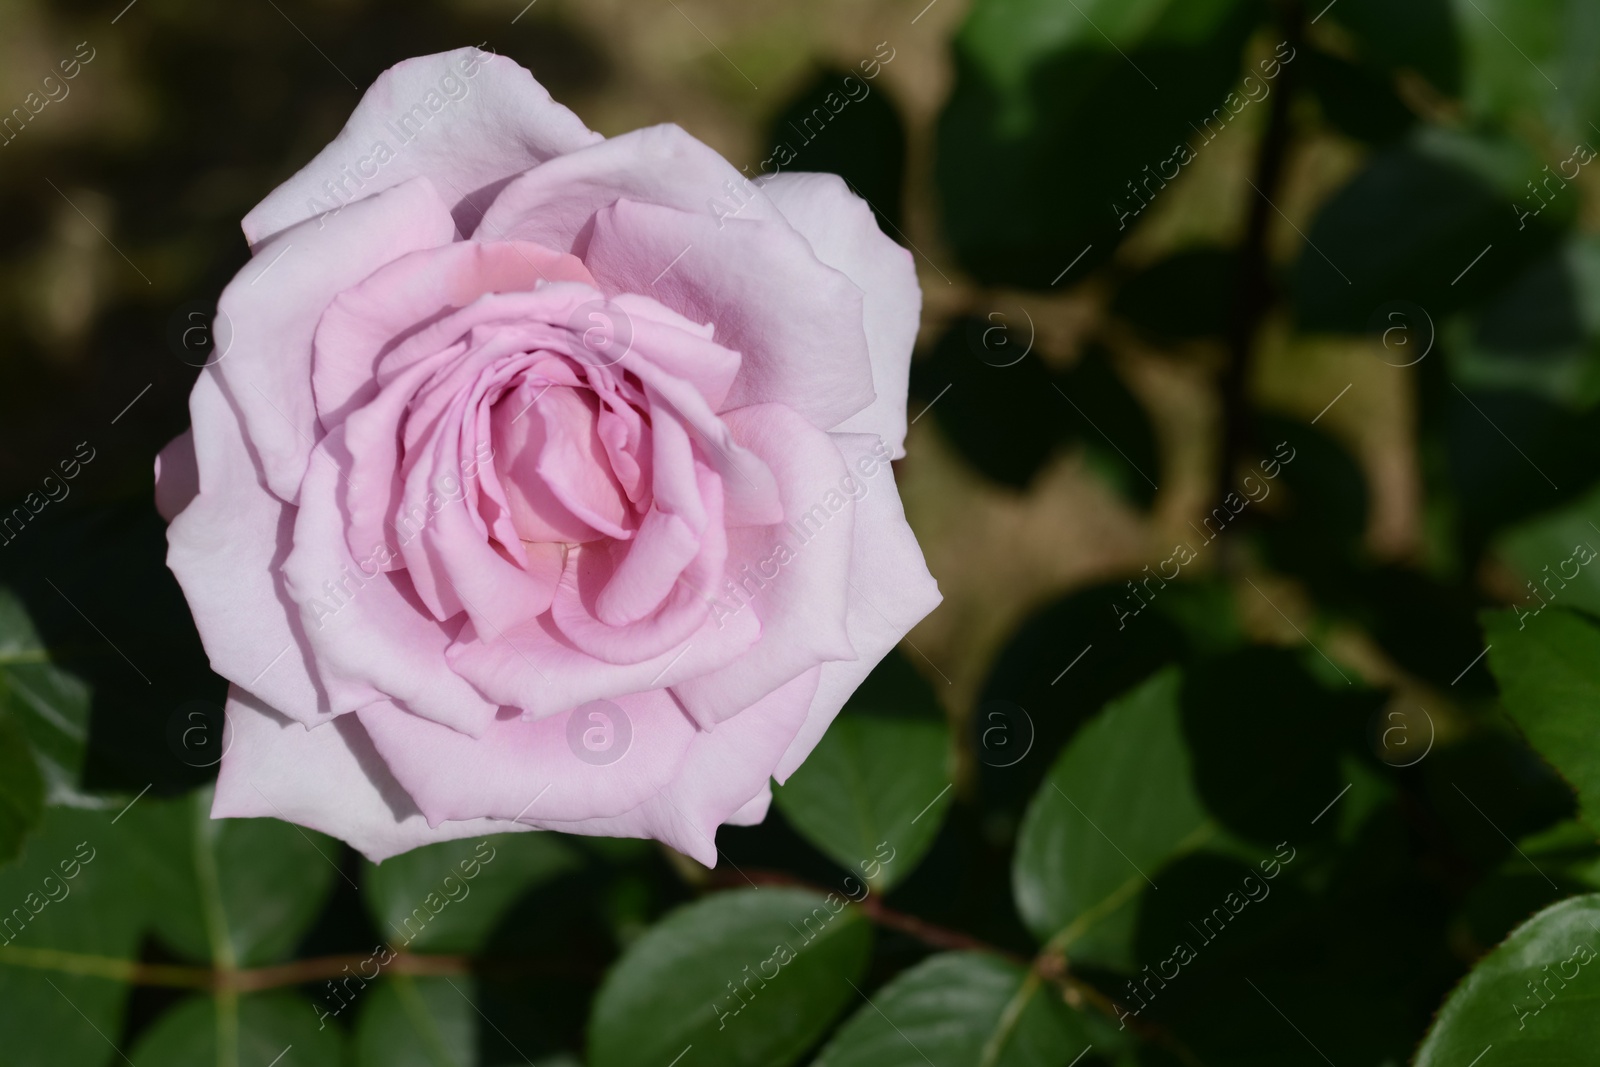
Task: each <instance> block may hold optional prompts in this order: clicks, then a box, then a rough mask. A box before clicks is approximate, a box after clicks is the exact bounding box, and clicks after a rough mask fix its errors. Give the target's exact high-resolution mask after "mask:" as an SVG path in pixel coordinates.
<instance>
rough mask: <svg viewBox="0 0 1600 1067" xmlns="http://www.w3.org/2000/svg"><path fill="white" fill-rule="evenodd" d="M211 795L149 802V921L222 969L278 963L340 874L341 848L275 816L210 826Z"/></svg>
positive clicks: (145, 827) (140, 819)
mask: <svg viewBox="0 0 1600 1067" xmlns="http://www.w3.org/2000/svg"><path fill="white" fill-rule="evenodd" d="M210 812H211V790H210V789H202V790H198V791H197V792H195V793H191V794H190V795H188V796H186V797H183V798H180V799H178V800H174V801H165V802H163V801H150V800H146V801H144V802H143V803H141V804H140V806H139V807H138V808H136V809H134V811H133V812H132V813H130V815H129V819H130V821H132V823H133V825H134V827H136V828H137V829H138V831H139V832H140V833H141V835H142V847H141V848H140V850H139V853H138V855H139V858H140V860H141V861H142V862H143V863H144V868H145V869H144V876H145V879H146V881H147V883H148V884H149V885H150V887H151V889H150V903H151V918H152V920H153V923H154V926H155V930H156V932H157V934H158V935H159V936H160V937H161V938H162V939H163V940H165V941H166V942H167V943H168V944H169V945H170V946H171V947H172V948H174V949H176V950H177V951H179V952H180V953H182V954H184V955H186V956H189V957H191V958H193V959H196V960H205V961H210V962H212V963H214V964H216V965H217V966H219V967H251V966H257V965H260V964H265V963H273V962H276V961H278V960H281V959H283V958H285V957H286V956H288V955H289V953H290V952H292V951H293V949H294V947H295V944H296V943H297V942H298V941H299V940H300V937H301V935H303V934H304V933H305V932H306V930H307V928H309V927H310V925H311V923H312V922H313V921H314V920H315V919H316V917H317V913H318V912H319V911H320V910H321V908H322V903H323V901H325V900H326V899H327V897H328V893H329V891H330V890H331V889H332V888H333V883H334V879H335V878H338V877H340V872H339V870H338V868H337V867H336V866H335V864H336V863H337V862H338V860H339V858H340V856H341V854H342V852H341V850H342V848H343V846H342V845H340V844H339V843H338V842H336V841H334V840H333V839H331V838H328V837H325V836H323V835H322V834H319V833H317V832H316V831H314V830H306V829H304V828H302V827H299V826H295V825H293V824H291V823H287V822H280V821H278V820H277V819H213V818H211V814H210Z"/></svg>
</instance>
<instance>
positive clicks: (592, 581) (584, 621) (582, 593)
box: [550, 465, 728, 664]
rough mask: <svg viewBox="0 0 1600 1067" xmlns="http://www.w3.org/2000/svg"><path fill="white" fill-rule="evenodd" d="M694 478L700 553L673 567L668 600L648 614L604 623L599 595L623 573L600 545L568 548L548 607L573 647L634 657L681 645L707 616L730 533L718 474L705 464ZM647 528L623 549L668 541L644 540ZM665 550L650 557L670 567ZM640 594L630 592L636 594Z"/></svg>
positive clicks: (626, 659) (629, 602) (603, 655)
mask: <svg viewBox="0 0 1600 1067" xmlns="http://www.w3.org/2000/svg"><path fill="white" fill-rule="evenodd" d="M657 469H658V470H659V469H660V466H659V465H658V467H657ZM699 482H700V484H699V495H700V498H701V500H702V501H703V503H704V507H705V510H706V512H707V516H706V519H705V521H704V529H703V530H702V531H701V533H700V535H699V539H698V552H697V554H696V555H695V556H694V557H693V558H692V559H691V560H690V561H689V563H688V566H686V567H683V568H681V570H680V571H679V572H675V573H676V574H677V575H678V577H679V580H677V581H674V582H673V583H672V584H671V586H670V588H669V591H668V592H667V594H666V596H665V598H664V599H663V600H662V601H661V603H660V605H659V606H658V607H657V608H656V609H655V610H654V611H653V612H651V613H650V614H649V615H647V616H645V617H643V618H638V619H634V620H633V621H630V622H623V623H616V624H613V623H608V622H606V621H605V619H604V618H603V617H602V615H601V612H600V608H599V603H600V599H601V597H602V596H603V595H604V594H605V592H606V590H607V589H608V588H609V587H610V586H611V584H612V583H613V581H614V580H615V579H616V578H617V577H618V575H619V573H620V574H622V576H623V577H624V578H625V577H626V572H625V571H623V570H622V568H619V567H618V566H617V563H616V559H615V557H614V556H613V554H612V553H611V552H610V551H608V550H607V548H606V546H604V545H579V546H576V547H574V548H573V549H572V550H571V551H570V552H568V554H567V567H566V570H564V571H563V572H562V574H561V584H560V585H558V586H557V587H556V595H555V599H554V601H553V602H552V603H551V605H550V617H551V618H552V619H553V620H554V621H555V624H556V626H557V627H558V628H559V629H560V630H561V633H562V635H563V636H564V637H566V639H567V640H569V641H571V642H572V644H573V645H575V646H576V647H577V648H579V649H580V650H582V651H584V652H587V653H588V654H589V655H591V656H593V657H594V658H596V659H598V660H602V661H604V662H606V663H618V664H626V663H638V662H640V661H641V660H646V659H651V658H653V657H655V656H659V655H660V654H662V653H663V652H665V651H667V650H668V649H673V648H678V647H681V646H682V645H683V644H684V642H686V641H688V640H689V639H690V637H691V636H692V635H693V634H694V633H695V631H696V630H698V629H700V627H701V625H702V624H703V623H704V621H705V620H706V618H707V617H708V615H709V614H710V605H709V604H708V602H707V599H706V598H707V595H708V594H707V593H706V592H705V590H707V589H708V588H709V587H710V586H712V585H713V584H714V583H715V580H716V578H717V577H718V576H720V575H721V574H722V570H723V565H724V563H725V562H726V560H727V554H728V544H727V531H725V530H724V529H723V526H722V480H721V479H720V478H718V477H717V476H716V475H715V474H712V473H711V472H710V471H707V470H704V468H702V469H701V472H700V479H699ZM646 532H647V531H645V530H643V529H641V531H640V537H639V538H635V539H634V540H633V541H632V542H631V543H630V544H629V546H628V551H630V552H632V551H650V550H651V548H652V546H653V545H656V544H665V543H666V542H667V541H668V540H669V536H668V535H665V534H664V535H663V536H662V537H660V538H658V539H646V538H645V534H646ZM641 545H642V547H641ZM669 552H670V549H663V551H662V552H660V553H658V554H655V555H654V557H653V558H655V559H656V560H657V561H658V562H659V563H660V564H661V565H662V566H668V565H670V563H671V559H672V557H671V556H670V555H669ZM640 592H642V590H638V589H636V590H634V593H635V594H636V596H637V594H638V593H640ZM636 596H635V598H630V597H629V596H627V595H624V596H622V597H621V598H619V603H620V605H621V606H623V607H631V606H633V605H634V604H636V603H637V602H638V601H637V599H636Z"/></svg>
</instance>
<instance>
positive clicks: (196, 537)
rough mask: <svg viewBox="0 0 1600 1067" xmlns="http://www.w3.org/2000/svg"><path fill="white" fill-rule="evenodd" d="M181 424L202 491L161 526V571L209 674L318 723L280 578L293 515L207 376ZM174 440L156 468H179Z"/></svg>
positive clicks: (319, 707)
mask: <svg viewBox="0 0 1600 1067" xmlns="http://www.w3.org/2000/svg"><path fill="white" fill-rule="evenodd" d="M189 417H190V420H191V421H192V423H193V426H192V428H191V430H190V434H191V435H192V436H193V440H194V449H193V453H194V457H195V459H196V460H197V461H198V469H197V471H196V476H197V478H198V486H199V489H200V492H199V494H198V495H197V496H195V498H194V499H193V500H192V501H191V502H190V503H189V505H188V507H186V508H184V510H183V512H182V513H181V514H180V515H178V517H177V518H176V519H174V520H173V522H172V525H171V526H169V527H168V528H167V546H168V548H167V566H168V567H170V568H171V569H172V573H173V574H175V575H176V576H177V578H178V584H179V585H181V586H182V587H183V595H184V597H185V598H186V599H187V600H188V601H189V610H190V611H191V612H193V614H194V621H195V625H196V627H198V629H199V631H200V640H201V643H202V644H204V645H205V649H206V655H207V656H209V657H210V659H211V668H212V670H214V671H216V672H217V673H218V674H220V675H222V676H223V677H224V678H227V679H228V680H229V681H231V682H233V683H234V684H235V685H236V686H240V687H242V688H243V689H245V690H247V691H249V692H250V693H253V694H255V695H256V696H257V697H259V698H260V699H262V700H264V701H267V702H269V703H270V704H273V705H275V706H277V707H281V708H285V709H287V714H289V715H291V716H293V717H294V718H296V719H299V720H300V721H302V722H304V723H307V724H308V725H309V724H315V723H317V722H321V721H324V720H325V719H326V717H327V712H328V710H329V707H328V698H327V696H326V694H325V693H324V692H323V690H322V687H321V685H320V684H319V682H318V680H317V679H316V677H315V675H314V673H313V670H312V668H311V666H310V663H311V659H310V646H309V644H308V642H307V641H306V635H305V631H304V630H303V629H302V628H301V626H300V611H299V608H298V607H296V606H295V603H294V601H292V600H291V599H289V594H288V592H287V590H285V588H284V585H283V579H282V577H280V575H279V568H280V567H281V566H282V565H283V560H284V557H286V556H287V555H288V554H289V540H290V535H291V532H292V531H293V529H294V511H295V509H294V508H293V507H291V506H289V505H287V504H285V503H284V502H283V501H281V500H279V499H278V498H277V497H275V496H273V495H272V494H271V493H269V492H267V489H266V487H265V486H264V485H262V484H261V473H260V471H259V470H257V468H256V462H255V459H254V458H253V457H252V455H251V453H250V449H249V446H248V445H247V444H246V442H245V440H244V436H243V431H242V430H241V429H240V426H239V416H238V415H237V414H236V413H235V412H234V410H233V407H232V406H231V405H230V404H229V403H228V400H227V398H226V397H224V396H223V395H222V390H221V388H220V387H219V386H218V385H217V379H216V372H215V371H214V370H207V371H204V372H203V373H201V375H200V379H199V381H197V382H195V387H194V392H193V393H192V394H191V395H190V397H189ZM182 440H183V438H179V439H178V440H177V441H174V442H173V443H172V444H171V445H168V446H167V449H166V450H165V451H164V452H163V453H162V455H163V457H164V458H163V464H162V466H163V468H164V469H167V470H170V469H171V468H172V467H173V466H175V465H176V466H180V467H181V463H180V464H175V463H173V462H170V459H171V457H170V456H169V455H168V453H170V452H171V451H172V450H173V448H174V447H175V446H177V445H178V444H179V442H181V441H182ZM375 696H376V694H372V695H371V696H370V697H369V699H371V698H373V697H375Z"/></svg>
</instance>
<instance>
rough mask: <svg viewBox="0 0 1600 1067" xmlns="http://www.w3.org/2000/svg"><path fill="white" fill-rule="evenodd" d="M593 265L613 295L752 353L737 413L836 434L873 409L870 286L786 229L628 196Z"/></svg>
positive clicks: (604, 230)
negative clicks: (767, 412) (676, 316)
mask: <svg viewBox="0 0 1600 1067" xmlns="http://www.w3.org/2000/svg"><path fill="white" fill-rule="evenodd" d="M870 218H871V216H870V215H869V216H868V219H869V221H870ZM584 262H585V263H586V264H587V265H588V267H589V270H590V273H592V274H593V275H594V276H595V278H596V279H597V280H598V281H599V282H600V284H601V286H602V287H604V288H605V289H606V290H607V291H608V292H612V293H615V292H633V293H649V294H650V295H652V296H653V297H655V298H656V299H657V300H659V301H661V302H662V303H663V304H665V305H666V306H667V307H669V308H672V309H673V310H674V311H677V312H680V313H682V314H684V315H686V316H688V317H689V318H691V319H694V320H695V321H697V322H709V323H713V324H715V325H716V330H717V333H716V337H717V343H718V344H721V345H726V346H727V347H729V348H732V349H734V350H736V351H738V352H740V353H741V354H742V355H743V357H744V362H743V363H742V364H741V366H740V368H739V376H738V377H737V378H736V379H734V383H733V389H732V390H731V391H730V392H729V394H728V398H727V406H728V407H745V406H747V405H750V404H764V403H779V404H783V405H785V406H786V407H790V408H793V409H794V410H795V411H798V412H799V413H800V414H802V415H804V416H805V417H806V418H808V419H810V420H811V421H812V423H814V424H815V425H816V426H817V427H818V428H819V429H823V430H827V429H831V428H832V427H834V426H837V425H839V424H840V423H841V422H843V421H844V420H846V419H847V418H849V417H850V416H852V415H855V414H856V413H857V412H860V411H862V410H864V409H865V408H866V407H867V406H868V405H869V404H871V403H872V398H873V391H872V388H873V387H872V376H873V367H872V357H871V355H870V354H869V352H868V347H867V335H866V334H865V333H864V332H863V330H862V321H863V319H862V316H863V312H862V301H863V297H862V293H861V290H860V289H857V288H856V286H855V285H854V284H853V283H852V281H851V280H850V279H849V278H848V277H846V276H845V275H844V274H842V273H840V272H839V271H837V270H834V269H833V268H832V267H829V266H826V265H825V264H823V262H822V261H821V260H819V259H818V258H817V257H816V256H815V255H813V254H812V251H811V246H810V245H809V244H807V243H806V240H805V238H803V237H801V236H800V235H799V234H797V233H796V232H795V231H794V229H793V228H792V227H790V226H789V224H788V223H786V222H782V221H777V222H758V221H755V220H752V219H742V218H740V219H713V218H711V217H710V216H708V215H705V214H703V213H701V212H698V211H693V212H691V211H678V210H675V209H673V208H667V207H660V206H657V205H654V204H639V203H635V202H633V201H631V200H619V201H617V202H616V203H615V204H612V205H610V206H609V207H607V208H605V209H604V210H602V211H600V212H599V213H598V214H596V215H595V219H594V234H593V236H592V237H591V238H590V240H589V247H588V250H587V251H586V252H585V254H584ZM909 357H910V350H909V348H908V349H907V358H908V359H909ZM904 376H905V369H904V368H903V367H902V369H901V377H902V379H903V378H904ZM902 384H903V382H902ZM900 406H901V407H902V408H904V407H905V398H904V396H902V397H901V401H900Z"/></svg>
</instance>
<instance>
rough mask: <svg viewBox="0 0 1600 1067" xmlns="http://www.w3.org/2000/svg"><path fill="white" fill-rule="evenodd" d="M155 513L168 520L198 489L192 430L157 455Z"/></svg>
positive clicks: (198, 468) (168, 444) (169, 520)
mask: <svg viewBox="0 0 1600 1067" xmlns="http://www.w3.org/2000/svg"><path fill="white" fill-rule="evenodd" d="M155 466H156V469H155V475H156V512H157V513H158V514H159V515H160V516H161V517H162V518H163V519H166V520H167V521H168V522H171V521H172V520H173V519H175V518H177V517H178V513H179V512H180V511H182V510H183V509H184V508H186V507H188V506H189V501H191V500H193V499H194V498H195V495H196V494H197V493H199V492H200V466H199V461H198V460H197V459H196V458H195V454H194V431H193V430H185V431H183V432H182V433H180V434H179V435H178V436H176V437H174V438H173V439H172V440H170V441H168V442H167V445H166V447H165V448H163V449H162V450H161V451H160V452H159V453H158V454H157V455H156V464H155Z"/></svg>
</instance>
